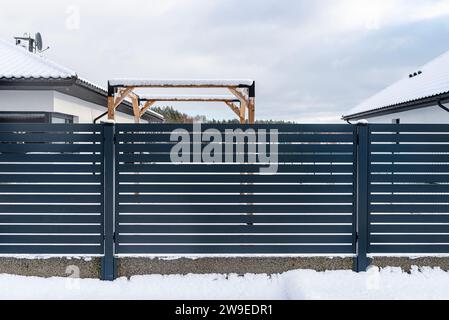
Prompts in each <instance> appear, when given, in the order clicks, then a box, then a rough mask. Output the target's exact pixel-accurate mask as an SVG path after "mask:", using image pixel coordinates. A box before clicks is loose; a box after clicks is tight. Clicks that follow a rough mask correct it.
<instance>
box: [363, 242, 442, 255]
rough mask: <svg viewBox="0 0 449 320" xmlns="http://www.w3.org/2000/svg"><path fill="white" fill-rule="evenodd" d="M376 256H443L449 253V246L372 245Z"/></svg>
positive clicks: (371, 250)
mask: <svg viewBox="0 0 449 320" xmlns="http://www.w3.org/2000/svg"><path fill="white" fill-rule="evenodd" d="M370 252H371V253H376V254H409V253H410V254H443V253H449V245H437V244H435V245H417V244H414V245H372V246H371V249H370Z"/></svg>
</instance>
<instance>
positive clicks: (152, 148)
mask: <svg viewBox="0 0 449 320" xmlns="http://www.w3.org/2000/svg"><path fill="white" fill-rule="evenodd" d="M0 146H1V145H0ZM174 146H175V145H174V144H119V145H117V147H116V149H117V150H118V151H119V152H136V153H137V152H150V153H168V154H169V153H170V152H171V151H172V150H173V148H174ZM183 147H184V148H185V150H186V149H188V150H190V152H189V153H193V150H195V149H194V145H193V144H184V145H183ZM276 147H277V153H279V154H282V153H295V154H300V153H332V152H339V153H351V152H353V151H354V147H353V146H352V145H347V144H316V145H312V144H280V145H277V146H276ZM217 149H218V150H221V152H222V153H223V154H230V153H233V154H235V153H237V152H238V153H245V154H247V153H259V152H260V148H259V147H258V145H256V144H253V145H250V144H247V143H245V144H244V145H240V146H239V148H237V146H236V145H235V144H225V145H219V146H218V145H217ZM0 150H1V147H0ZM262 150H263V151H264V152H265V150H266V152H270V153H273V146H272V145H266V146H264V147H263V148H262ZM186 152H187V151H186Z"/></svg>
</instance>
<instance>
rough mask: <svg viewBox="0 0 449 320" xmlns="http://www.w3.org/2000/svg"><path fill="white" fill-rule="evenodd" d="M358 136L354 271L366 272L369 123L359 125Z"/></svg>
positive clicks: (367, 260)
mask: <svg viewBox="0 0 449 320" xmlns="http://www.w3.org/2000/svg"><path fill="white" fill-rule="evenodd" d="M357 136H358V139H357V142H358V143H357V192H356V204H357V205H356V221H357V222H356V224H357V239H356V241H357V242H356V243H357V244H356V248H357V258H356V259H355V262H354V271H356V272H364V271H366V270H367V268H368V266H369V263H370V262H369V259H368V236H369V234H368V224H369V220H368V215H369V209H368V207H369V203H368V192H369V188H368V184H369V127H368V125H367V124H358V125H357Z"/></svg>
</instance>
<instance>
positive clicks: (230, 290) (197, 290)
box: [0, 268, 449, 300]
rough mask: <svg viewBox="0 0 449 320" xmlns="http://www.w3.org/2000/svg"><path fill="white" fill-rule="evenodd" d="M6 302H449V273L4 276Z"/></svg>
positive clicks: (389, 270) (0, 285)
mask: <svg viewBox="0 0 449 320" xmlns="http://www.w3.org/2000/svg"><path fill="white" fill-rule="evenodd" d="M0 288H1V289H0V299H125V300H127V299H137V300H142V299H145V300H146V299H148V300H163V299H164V300H178V299H180V300H183V299H192V300H229V299H235V300H244V299H251V300H252V299H257V300H267V299H270V300H303V299H307V300H309V299H325V300H328V299H331V300H333V299H344V300H346V299H358V300H359V299H389V300H390V299H399V300H401V299H449V273H447V272H444V271H442V270H440V269H430V268H426V269H422V270H418V268H415V269H413V271H412V272H411V273H410V274H408V273H404V272H402V271H401V270H400V269H396V268H387V269H383V270H379V269H378V268H371V269H370V270H369V271H368V272H367V273H361V274H356V273H353V272H351V271H328V272H324V273H319V272H315V271H305V270H303V271H292V272H288V273H285V274H282V275H276V276H271V277H269V276H266V275H246V276H242V277H240V276H237V275H232V276H225V275H188V276H158V275H155V276H139V277H133V278H131V279H130V280H128V279H125V278H122V279H118V280H116V281H115V282H101V281H99V280H76V279H64V278H51V279H43V278H27V277H19V276H12V275H0Z"/></svg>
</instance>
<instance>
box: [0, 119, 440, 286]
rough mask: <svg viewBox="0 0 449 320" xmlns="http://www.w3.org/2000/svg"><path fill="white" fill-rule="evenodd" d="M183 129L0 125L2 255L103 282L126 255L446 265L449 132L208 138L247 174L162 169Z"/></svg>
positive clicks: (189, 132)
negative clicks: (80, 267)
mask: <svg viewBox="0 0 449 320" xmlns="http://www.w3.org/2000/svg"><path fill="white" fill-rule="evenodd" d="M194 128H195V127H193V126H192V125H181V126H180V125H166V124H162V125H161V124H153V125H113V124H104V125H34V124H33V125H31V124H29V125H25V124H22V125H16V124H1V125H0V255H17V254H34V255H35V254H59V255H72V256H73V255H76V256H79V255H90V256H102V257H103V260H104V261H103V279H113V278H114V263H115V262H114V259H115V257H118V256H127V255H176V256H179V255H185V254H194V255H196V254H212V255H223V256H226V255H233V254H243V255H261V254H263V255H272V256H276V255H283V254H289V255H349V256H356V257H357V259H356V262H357V264H356V270H357V271H363V270H366V267H367V265H368V259H367V258H368V257H369V255H386V254H398V255H399V254H409V255H416V254H423V255H432V254H442V253H443V254H449V220H448V217H449V149H448V148H449V126H448V125H431V126H430V125H359V126H350V125H255V126H244V125H232V126H229V125H226V126H225V125H205V126H203V127H202V129H203V130H208V129H214V130H215V131H214V132H215V133H216V134H217V133H218V135H219V136H220V137H222V142H221V144H219V145H220V146H221V147H223V149H224V150H226V146H228V147H232V148H236V147H237V146H238V145H239V144H243V145H244V149H240V151H237V149H235V150H236V151H235V152H234V151H233V153H232V154H231V156H232V157H231V158H232V159H236V158H237V156H239V155H240V153H243V154H244V159H245V160H244V161H241V160H238V161H237V160H236V161H235V163H229V162H228V161H225V158H223V159H224V160H222V161H215V162H208V163H203V162H201V160H200V161H195V159H197V158H195V155H196V153H198V152H201V150H202V147H204V146H205V145H207V143H206V142H205V141H203V143H202V144H201V145H200V149H196V147H195V146H194V145H193V144H191V143H190V142H189V143H185V142H184V143H185V144H186V145H189V146H190V147H191V149H190V151H189V154H188V158H189V159H192V161H187V162H186V161H178V162H176V161H175V162H173V161H172V160H173V158H172V157H171V151H172V148H173V147H174V146H175V144H176V142H175V141H171V133H172V132H173V130H175V129H183V130H184V131H183V132H184V133H185V135H186V136H188V137H189V138H192V139H193V138H194V137H195V136H196V135H197V134H198V133H199V132H196V131H195V129H194ZM235 129H242V130H243V131H245V130H247V129H254V130H255V131H258V130H268V131H270V130H277V133H278V134H277V139H276V140H275V141H270V140H261V141H256V142H254V141H244V142H243V143H242V142H239V143H238V142H235V141H228V142H227V141H226V138H225V137H224V136H225V133H226V130H228V131H229V130H235ZM243 131H241V132H240V134H241V135H244V134H245V133H244V132H243ZM255 145H257V146H262V147H264V148H267V149H268V150H271V149H270V148H271V147H272V146H273V145H276V148H275V149H273V150H276V151H273V155H276V158H277V160H276V166H277V172H275V173H271V174H267V173H261V171H260V169H261V167H265V166H266V165H267V163H263V161H262V162H258V161H254V159H253V158H252V157H250V155H251V154H252V152H253V151H251V150H259V149H254V147H255ZM240 147H241V145H240ZM262 149H263V148H262ZM198 150H199V151H198ZM242 150H244V151H242ZM256 153H259V151H257V152H256ZM225 154H226V153H225ZM271 156H272V155H271Z"/></svg>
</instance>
